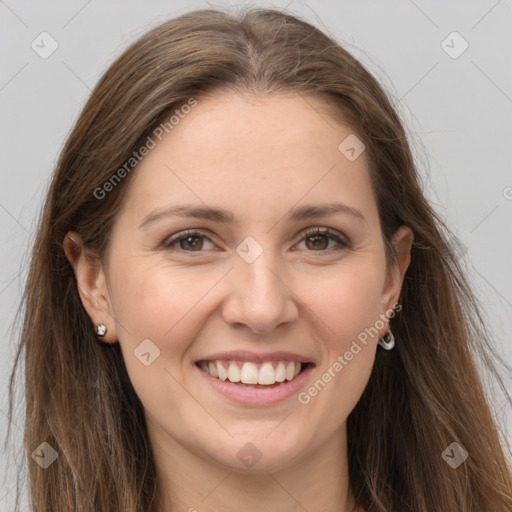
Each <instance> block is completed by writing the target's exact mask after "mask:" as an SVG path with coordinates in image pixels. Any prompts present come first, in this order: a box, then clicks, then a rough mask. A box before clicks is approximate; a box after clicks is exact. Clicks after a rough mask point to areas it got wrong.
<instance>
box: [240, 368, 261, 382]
mask: <svg viewBox="0 0 512 512" xmlns="http://www.w3.org/2000/svg"><path fill="white" fill-rule="evenodd" d="M240 380H241V381H242V382H243V383H244V384H258V367H257V366H256V365H255V364H254V363H244V364H243V366H242V371H241V372H240Z"/></svg>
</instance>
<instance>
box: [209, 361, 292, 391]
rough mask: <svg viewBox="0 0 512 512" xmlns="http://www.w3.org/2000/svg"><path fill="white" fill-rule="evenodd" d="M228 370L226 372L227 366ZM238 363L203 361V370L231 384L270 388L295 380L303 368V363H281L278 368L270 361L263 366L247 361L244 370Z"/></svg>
mask: <svg viewBox="0 0 512 512" xmlns="http://www.w3.org/2000/svg"><path fill="white" fill-rule="evenodd" d="M226 363H227V366H228V369H227V370H226V368H225V366H224V365H225V364H226ZM239 364H240V363H239V362H237V361H219V360H217V361H208V362H207V361H201V362H200V364H199V366H200V367H201V369H202V370H203V371H204V372H206V373H208V374H210V375H211V376H212V377H215V378H218V379H220V380H229V381H230V382H235V383H236V382H242V383H243V384H260V385H263V386H270V385H272V384H275V383H276V382H284V381H285V380H288V381H290V380H293V379H294V378H295V377H296V376H297V375H298V374H299V373H300V370H301V368H302V365H301V363H297V362H294V361H279V362H278V363H277V366H276V368H274V364H275V363H272V362H270V361H267V362H264V363H262V364H261V365H259V368H258V365H257V364H256V363H252V362H249V361H245V362H244V363H243V364H242V368H240V366H239Z"/></svg>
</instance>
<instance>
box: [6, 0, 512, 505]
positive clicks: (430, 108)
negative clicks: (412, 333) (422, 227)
mask: <svg viewBox="0 0 512 512" xmlns="http://www.w3.org/2000/svg"><path fill="white" fill-rule="evenodd" d="M248 4H255V5H260V6H267V7H270V6H274V7H281V8H282V7H285V6H287V5H288V9H289V10H291V11H292V12H293V13H296V14H299V15H301V16H303V17H305V18H306V19H307V20H309V21H310V22H312V23H313V24H315V25H316V26H318V27H319V28H322V29H323V30H325V31H327V32H328V33H330V34H331V35H332V36H334V37H335V38H336V39H337V40H338V41H340V42H341V43H342V44H345V46H346V47H347V49H348V50H349V51H352V53H353V54H354V55H355V56H356V57H358V58H359V59H361V60H362V62H363V63H364V64H365V65H366V66H367V67H368V68H369V70H370V71H371V72H372V73H373V74H374V75H375V76H376V77H377V78H378V79H379V80H380V81H381V83H382V84H383V85H384V87H385V88H386V89H387V90H388V91H389V92H390V93H391V94H392V95H393V97H394V98H395V101H396V102H397V107H398V108H399V111H400V113H401V115H402V118H403V119H404V121H405V123H406V124H407V125H408V127H409V130H410V136H411V142H412V144H413V147H414V150H415V153H416V156H417V161H418V164H419V166H420V169H421V170H422V174H423V176H424V184H425V190H426V193H427V196H428V197H429V198H430V200H431V201H432V203H433V205H434V206H435V208H436V209H437V211H438V212H439V213H440V214H441V215H442V216H443V218H444V219H446V221H447V222H448V224H449V226H450V227H451V228H452V230H453V232H454V233H455V235H456V237H457V239H458V241H459V242H460V244H461V245H460V249H461V251H460V254H461V258H462V260H463V262H464V265H465V266H466V268H467V271H468V273H469V275H470V278H471V281H472V283H473V285H474V287H475V290H476V292H477V294H478V297H479V299H480V301H481V304H482V306H483V308H484V310H485V312H486V314H487V321H488V325H489V327H490V329H491V330H492V331H493V332H494V334H495V339H496V343H497V346H498V347H499V350H500V352H501V353H502V354H503V355H504V357H505V358H506V360H507V361H508V362H509V363H510V362H511V361H512V346H511V343H510V335H509V333H510V331H511V328H512V318H511V309H512V291H511V290H512V273H511V272H510V262H511V261H512V240H511V236H510V224H511V223H510V220H511V213H512V188H510V187H512V173H511V172H510V169H511V161H512V147H511V146H512V144H511V141H512V137H511V136H512V127H511V114H512V76H511V73H510V69H511V68H510V62H512V45H511V36H510V34H511V33H512V31H511V28H512V3H511V2H510V1H509V0H500V1H495V0H490V1H487V0H485V1H484V0H481V1H466V2H456V1H451V2H446V1H440V0H438V1H430V2H427V1H420V0H416V1H412V0H393V1H387V2H380V1H359V2H355V1H348V0H346V1H342V2H335V1H327V0H317V1H315V2H313V1H312V0H311V1H310V2H309V4H308V3H306V2H305V1H300V0H293V1H291V2H290V1H288V0H287V1H276V2H272V3H270V2H264V3H263V2H243V3H242V4H241V3H238V2H236V3H235V2H219V1H218V2H211V3H210V4H208V3H207V2H205V1H189V2H185V1H177V0H174V1H172V2H169V1H153V2H151V4H149V3H143V2H140V1H139V2H136V1H133V0H132V1H123V2H120V1H119V2H116V1H113V0H110V1H107V2H100V1H98V0H92V1H91V0H90V1H81V2H78V1H69V0H68V1H63V0H62V1H56V0H52V1H47V2H44V3H43V2H40V3H37V4H36V3H34V2H29V1H28V0H18V1H14V0H5V1H2V0H0V41H1V44H0V55H1V62H2V65H1V70H2V71H1V74H0V113H1V114H0V115H1V119H2V132H1V139H0V144H1V146H0V148H1V152H0V155H1V158H2V166H1V188H0V237H1V247H2V250H1V255H0V258H1V259H0V326H1V329H2V342H1V344H0V351H1V361H0V377H1V382H0V384H1V385H2V390H3V392H2V401H1V403H0V413H1V414H0V433H1V434H2V440H3V436H4V434H5V432H6V428H7V421H6V417H5V414H6V413H7V391H6V390H7V379H8V375H9V372H10V369H11V364H12V360H13V354H14V342H15V340H16V333H17V328H16V327H13V320H14V313H15V311H16V308H17V305H18V303H19V300H20V296H21V290H22V286H23V282H24V278H25V276H26V269H27V264H28V257H27V256H28V251H29V247H30V245H31V243H32V240H33V235H34V231H35V225H36V220H37V215H38V212H39V208H40V206H41V201H42V198H43V196H44V193H45V190H46V187H47V185H48V179H49V177H50V174H51V172H52V170H53V168H54V165H55V162H56V159H57V156H58V153H59V151H60V149H61V147H62V145H63V142H64V140H65V137H66V135H67V134H68V132H69V130H70V129H71V127H72V125H73V123H74V121H75V120H76V117H77V115H78V113H79V111H80V109H81V107H82V106H83V104H84V102H85V100H86V98H87V97H88V95H89V93H90V90H91V89H92V87H93V85H94V84H95V83H96V81H97V80H98V78H99V77H100V76H101V74H102V73H103V72H104V71H105V70H106V68H107V67H108V65H109V64H110V63H111V62H112V61H113V59H114V58H115V57H117V56H118V55H119V54H120V52H121V51H122V50H123V49H124V48H125V47H126V46H127V44H128V43H130V42H132V41H133V40H134V39H135V38H136V37H137V36H139V35H141V34H142V33H144V32H146V31H147V30H148V29H149V28H151V27H153V26H155V25H156V24H158V23H160V22H162V21H164V20H166V19H169V18H171V17H174V16H177V15H179V14H182V13H184V12H187V11H189V10H191V9H193V8H205V7H208V5H212V6H227V5H231V6H236V5H248ZM43 31H47V32H49V33H50V34H51V36H52V37H53V38H54V39H55V40H56V41H57V42H58V45H59V46H58V49H57V50H56V51H55V53H53V54H52V55H51V56H50V57H49V58H47V59H42V58H41V57H40V56H39V55H38V54H37V53H36V52H35V51H34V50H33V49H32V48H31V43H32V41H33V40H34V39H36V37H37V36H38V35H39V34H40V33H41V32H43ZM453 31H457V32H458V33H460V34H461V36H462V37H463V38H464V39H465V40H466V41H467V42H468V43H469V48H468V49H467V51H465V52H464V53H463V54H462V55H460V57H458V58H456V59H454V58H452V57H450V56H449V55H448V54H447V53H446V52H445V51H444V50H443V48H442V47H441V43H442V41H443V40H445V39H446V37H447V36H448V35H449V34H451V33H452V32H453ZM459 43H460V42H458V41H456V40H454V42H453V43H452V42H451V40H450V39H448V44H450V45H451V46H454V49H452V51H455V50H457V49H458V48H461V46H460V44H459ZM507 187H509V188H507ZM507 233H508V234H507ZM433 321H435V319H433ZM509 384H510V382H509ZM501 398H502V400H501V402H500V400H499V399H497V401H496V402H497V403H496V404H495V405H494V409H495V413H496V417H497V419H498V421H499V422H500V424H501V425H502V428H503V429H504V430H508V431H509V432H510V431H511V430H512V428H511V427H512V411H511V410H510V409H511V407H510V406H509V405H505V402H503V397H501ZM22 413H23V410H22V407H19V408H18V410H17V411H16V417H15V424H14V425H13V429H14V430H13V434H14V437H13V438H12V441H11V442H10V443H9V445H8V446H6V447H5V453H4V456H3V457H2V460H3V465H2V466H0V472H2V473H1V475H2V487H1V488H0V510H12V503H13V501H12V500H13V497H14V493H13V485H14V482H15V481H14V473H15V466H14V464H15V462H16V459H15V457H16V456H19V450H20V448H21V445H20V442H21V426H22V421H23V419H22ZM509 436H510V434H509ZM34 448H35V447H34ZM25 509H26V507H25V508H24V510H25Z"/></svg>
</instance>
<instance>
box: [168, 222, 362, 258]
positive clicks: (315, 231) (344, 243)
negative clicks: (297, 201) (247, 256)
mask: <svg viewBox="0 0 512 512" xmlns="http://www.w3.org/2000/svg"><path fill="white" fill-rule="evenodd" d="M318 235H323V236H327V237H328V238H329V239H331V240H334V241H335V242H337V243H338V244H339V247H331V248H330V249H322V250H320V251H313V250H310V251H308V252H312V253H315V252H318V253H320V254H330V253H332V252H338V251H341V250H343V249H350V248H351V247H352V245H351V243H350V241H349V240H348V239H347V238H345V237H344V236H343V235H341V234H340V233H338V232H336V231H333V230H331V229H329V228H319V227H317V228H309V229H306V230H305V231H304V232H303V236H302V238H301V239H300V241H299V243H300V242H302V241H304V240H305V239H307V238H310V237H314V236H318ZM189 237H198V238H199V237H204V238H206V239H208V240H210V241H211V242H212V243H213V241H212V240H211V239H210V238H209V237H208V236H207V235H206V234H204V233H202V232H201V231H198V230H195V229H190V230H187V231H182V232H181V233H178V234H177V235H173V236H172V237H170V238H168V239H166V240H164V241H163V243H162V247H163V248H164V249H176V250H177V251H181V252H187V253H194V252H198V253H200V252H204V251H201V250H199V251H187V250H185V249H181V248H173V247H172V245H173V244H175V243H177V242H180V241H181V240H185V239H186V238H189Z"/></svg>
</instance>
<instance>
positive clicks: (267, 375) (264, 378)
mask: <svg viewBox="0 0 512 512" xmlns="http://www.w3.org/2000/svg"><path fill="white" fill-rule="evenodd" d="M275 382H276V371H275V370H274V367H273V366H272V363H263V364H262V365H261V368H260V373H259V376H258V384H265V385H270V384H274V383H275Z"/></svg>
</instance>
